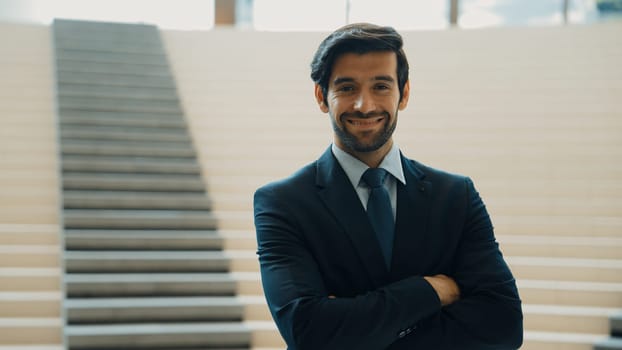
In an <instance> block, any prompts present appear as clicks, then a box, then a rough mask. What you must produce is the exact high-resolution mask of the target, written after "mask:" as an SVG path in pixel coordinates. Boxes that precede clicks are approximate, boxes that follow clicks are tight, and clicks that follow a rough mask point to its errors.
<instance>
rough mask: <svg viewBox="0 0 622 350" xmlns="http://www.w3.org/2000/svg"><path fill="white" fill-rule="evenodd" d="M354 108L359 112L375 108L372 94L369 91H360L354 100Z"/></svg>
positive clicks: (370, 110) (366, 111)
mask: <svg viewBox="0 0 622 350" xmlns="http://www.w3.org/2000/svg"><path fill="white" fill-rule="evenodd" d="M354 109H355V110H357V111H360V112H361V113H369V112H372V111H374V110H375V109H376V104H375V102H374V98H373V96H371V95H370V94H369V93H365V92H361V93H360V94H358V96H357V97H356V100H355V101H354Z"/></svg>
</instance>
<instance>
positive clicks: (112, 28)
mask: <svg viewBox="0 0 622 350" xmlns="http://www.w3.org/2000/svg"><path fill="white" fill-rule="evenodd" d="M53 29H54V34H55V35H57V36H61V37H63V36H70V37H73V36H78V37H86V38H97V37H110V38H114V39H115V40H117V39H118V40H122V39H126V40H136V41H142V40H148V39H151V40H154V41H156V40H155V39H156V38H157V39H158V40H157V41H156V42H159V41H160V40H159V33H158V29H157V27H156V26H154V25H151V24H143V23H119V22H105V21H87V20H77V19H56V20H54V26H53Z"/></svg>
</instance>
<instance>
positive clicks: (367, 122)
mask: <svg viewBox="0 0 622 350" xmlns="http://www.w3.org/2000/svg"><path fill="white" fill-rule="evenodd" d="M383 119H384V116H380V117H372V118H365V119H361V118H347V119H346V122H348V124H351V125H355V126H372V125H375V124H378V123H380V122H381V121H382V120H383Z"/></svg>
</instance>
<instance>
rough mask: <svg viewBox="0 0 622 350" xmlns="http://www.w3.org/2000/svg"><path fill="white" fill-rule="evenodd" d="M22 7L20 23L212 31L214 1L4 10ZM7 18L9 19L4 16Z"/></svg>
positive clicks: (65, 2) (9, 2) (91, 1)
mask: <svg viewBox="0 0 622 350" xmlns="http://www.w3.org/2000/svg"><path fill="white" fill-rule="evenodd" d="M18 2H19V3H20V6H19V8H18V9H19V12H17V16H19V18H12V19H14V20H19V21H28V22H33V21H34V22H43V23H50V22H51V21H52V19H54V18H67V19H84V20H94V21H113V22H143V23H151V24H156V25H158V26H160V27H162V28H167V29H210V28H212V27H213V26H214V0H182V1H180V0H131V1H127V0H54V1H50V0H4V1H3V2H2V3H0V13H1V12H3V11H2V8H4V7H6V8H7V10H12V9H13V7H14V6H13V4H16V3H18ZM0 17H6V16H0Z"/></svg>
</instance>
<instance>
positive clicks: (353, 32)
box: [311, 23, 408, 101]
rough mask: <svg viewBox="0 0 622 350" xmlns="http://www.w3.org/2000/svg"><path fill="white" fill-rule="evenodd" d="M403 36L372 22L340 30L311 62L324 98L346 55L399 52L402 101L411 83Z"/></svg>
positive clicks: (318, 50) (316, 81) (398, 68)
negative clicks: (336, 67) (336, 65)
mask: <svg viewBox="0 0 622 350" xmlns="http://www.w3.org/2000/svg"><path fill="white" fill-rule="evenodd" d="M403 44H404V43H403V41H402V36H401V35H400V34H399V33H398V32H397V31H396V30H395V29H394V28H392V27H381V26H378V25H375V24H371V23H354V24H349V25H346V26H344V27H341V28H339V29H337V30H336V31H334V32H332V33H331V34H330V35H329V36H327V37H326V39H324V40H323V41H322V43H320V46H319V47H318V49H317V51H316V52H315V55H314V56H313V61H312V62H311V79H312V80H313V81H314V82H315V83H316V84H318V85H319V86H320V88H321V89H322V94H323V96H324V99H326V94H327V92H328V80H329V79H330V75H331V74H332V70H333V64H334V63H335V60H336V59H337V58H338V57H339V56H341V55H343V54H346V53H356V54H365V53H370V52H376V51H389V52H395V55H396V56H397V72H396V73H397V82H398V87H399V90H400V101H401V99H402V96H403V94H404V85H405V84H406V81H407V80H408V60H407V59H406V54H405V53H404V49H403Z"/></svg>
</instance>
